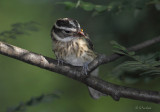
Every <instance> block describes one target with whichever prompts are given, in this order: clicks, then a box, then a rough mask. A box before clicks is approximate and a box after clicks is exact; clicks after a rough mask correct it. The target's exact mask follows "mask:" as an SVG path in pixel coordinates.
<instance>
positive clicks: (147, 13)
mask: <svg viewBox="0 0 160 112" xmlns="http://www.w3.org/2000/svg"><path fill="white" fill-rule="evenodd" d="M64 1H65V0H59V1H58V0H0V32H1V35H0V40H2V41H5V42H7V43H9V44H13V45H16V46H19V47H21V48H24V49H27V50H30V51H33V52H36V53H39V54H42V55H45V56H48V57H52V58H55V56H54V54H53V52H52V48H51V47H52V45H51V44H52V43H51V37H50V31H51V28H52V26H53V24H54V23H55V21H56V20H57V19H58V18H63V17H69V18H74V19H77V20H78V21H79V22H80V24H81V26H82V28H83V29H84V31H85V32H87V33H88V34H89V35H90V37H91V39H92V42H93V44H94V46H95V51H96V52H98V53H103V54H106V55H109V54H112V53H113V52H112V45H111V44H110V41H112V40H115V41H117V42H118V43H120V44H122V45H124V46H126V47H129V46H132V45H134V44H137V43H140V42H142V41H144V40H147V39H152V38H154V37H156V36H159V35H160V11H159V10H160V8H159V7H160V6H159V1H158V0H141V2H138V0H132V2H131V1H129V0H128V1H127V0H122V1H119V2H122V3H124V4H123V5H124V6H125V7H123V8H121V7H119V6H117V5H113V6H117V7H118V8H113V9H112V8H111V9H110V10H107V11H102V12H100V13H99V12H98V13H97V12H95V11H93V10H92V9H89V8H86V7H87V6H86V7H85V8H81V7H78V8H72V6H70V5H69V6H67V8H66V7H65V5H63V4H60V3H59V2H64ZM117 1H118V0H113V1H111V0H94V1H91V0H85V2H91V3H93V4H100V5H108V4H114V3H116V2H117ZM72 2H74V3H76V2H77V0H72ZM112 2H113V3H112ZM57 3H58V4H57ZM33 21H34V22H33ZM30 22H31V26H30V25H29V26H28V27H29V28H28V29H29V30H28V29H24V31H25V32H23V31H22V32H23V33H22V32H21V33H16V30H15V33H13V32H12V33H13V34H9V33H5V34H6V35H7V34H8V35H7V36H6V35H5V36H4V33H3V32H8V31H11V30H13V29H15V27H16V26H19V25H20V26H21V25H22V29H21V28H20V29H19V30H23V27H25V25H28V24H29V23H30ZM27 23H28V24H27ZM32 23H33V24H34V25H33V26H32ZM159 49H160V44H156V45H153V46H151V47H148V48H145V49H144V50H141V51H139V52H138V54H144V55H145V54H148V53H155V52H157V51H159ZM124 60H126V58H121V59H119V60H117V61H115V62H112V63H109V64H107V65H103V66H101V67H100V77H101V78H103V79H104V80H107V81H109V82H112V83H116V84H120V85H125V86H128V87H135V88H141V89H149V90H157V91H159V90H160V86H159V84H160V83H159V82H160V80H159V78H153V79H151V80H149V81H144V80H136V81H131V80H129V81H128V80H127V81H126V80H120V79H119V78H117V77H114V76H113V77H112V75H113V74H112V69H113V68H114V67H116V65H117V64H120V63H122V62H123V61H124ZM50 93H58V94H59V93H60V94H59V98H55V99H53V100H51V101H49V102H40V103H38V104H35V105H31V106H27V107H26V112H146V111H147V112H158V111H159V110H160V106H159V104H154V103H148V102H143V101H136V100H130V99H124V98H121V99H120V101H118V102H117V101H114V100H113V99H112V98H111V97H110V96H107V97H103V98H101V99H99V100H93V99H91V98H90V96H89V94H88V90H87V87H86V86H85V85H84V84H81V83H79V82H77V81H74V80H72V79H69V78H67V77H65V76H62V75H59V74H57V73H53V72H50V71H47V70H44V69H41V68H38V67H35V66H32V65H29V64H26V63H23V62H20V61H18V60H15V59H12V58H9V57H6V56H3V55H0V112H5V111H6V110H7V109H8V108H11V107H16V106H17V105H19V104H20V103H21V102H26V101H28V100H30V99H31V98H34V97H37V96H40V95H42V94H50ZM137 106H138V107H139V108H138V109H137V108H136V107H137ZM141 107H149V108H151V109H147V110H146V109H140V108H141Z"/></svg>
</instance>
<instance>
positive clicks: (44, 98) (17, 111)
mask: <svg viewBox="0 0 160 112" xmlns="http://www.w3.org/2000/svg"><path fill="white" fill-rule="evenodd" d="M57 98H60V96H59V94H55V93H52V94H47V95H41V96H38V97H32V98H31V99H30V100H29V101H26V102H21V103H20V104H19V105H18V106H15V107H10V108H8V109H7V112H25V111H26V108H27V107H29V106H34V105H37V104H40V103H46V102H51V101H53V100H54V99H57Z"/></svg>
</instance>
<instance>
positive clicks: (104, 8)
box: [95, 5, 107, 12]
mask: <svg viewBox="0 0 160 112" xmlns="http://www.w3.org/2000/svg"><path fill="white" fill-rule="evenodd" d="M95 10H96V11H97V12H103V11H105V10H107V6H102V5H95Z"/></svg>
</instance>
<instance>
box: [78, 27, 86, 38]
mask: <svg viewBox="0 0 160 112" xmlns="http://www.w3.org/2000/svg"><path fill="white" fill-rule="evenodd" d="M78 34H79V35H80V36H84V37H85V34H84V32H83V29H81V31H79V32H78Z"/></svg>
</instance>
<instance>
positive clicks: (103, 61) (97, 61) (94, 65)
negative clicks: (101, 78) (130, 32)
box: [88, 36, 160, 73]
mask: <svg viewBox="0 0 160 112" xmlns="http://www.w3.org/2000/svg"><path fill="white" fill-rule="evenodd" d="M159 42H160V36H158V37H156V38H153V39H151V40H147V41H144V42H142V43H140V44H137V45H134V46H132V47H130V48H128V51H138V50H141V49H143V48H145V47H148V46H151V45H153V44H156V43H159ZM121 56H123V55H120V54H116V53H114V54H112V55H110V56H106V55H99V56H98V57H97V58H96V59H95V60H93V61H92V62H91V63H90V64H89V70H88V73H90V72H92V71H93V70H94V69H96V68H97V67H98V66H99V65H102V64H107V63H109V62H112V61H115V60H116V59H118V58H120V57H121Z"/></svg>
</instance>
